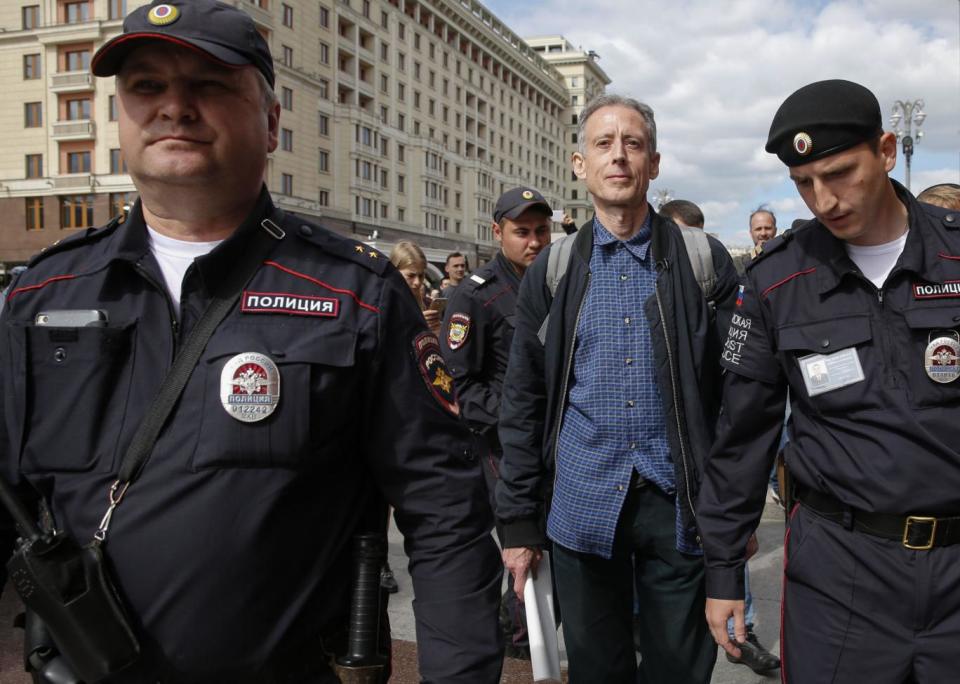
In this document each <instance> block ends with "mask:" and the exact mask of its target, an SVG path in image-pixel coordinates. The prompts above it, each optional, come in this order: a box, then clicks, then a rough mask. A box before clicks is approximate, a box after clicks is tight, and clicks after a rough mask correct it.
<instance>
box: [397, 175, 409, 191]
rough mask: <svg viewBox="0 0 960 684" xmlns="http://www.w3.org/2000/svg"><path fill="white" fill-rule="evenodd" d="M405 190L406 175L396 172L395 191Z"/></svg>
mask: <svg viewBox="0 0 960 684" xmlns="http://www.w3.org/2000/svg"><path fill="white" fill-rule="evenodd" d="M406 191H407V177H406V176H404V175H403V174H401V173H398V174H397V192H406Z"/></svg>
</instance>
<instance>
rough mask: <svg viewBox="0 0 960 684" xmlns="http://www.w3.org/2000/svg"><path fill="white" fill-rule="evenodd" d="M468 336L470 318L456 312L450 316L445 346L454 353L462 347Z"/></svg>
mask: <svg viewBox="0 0 960 684" xmlns="http://www.w3.org/2000/svg"><path fill="white" fill-rule="evenodd" d="M469 336H470V316H468V315H467V314H465V313H460V312H457V313H455V314H453V315H452V316H450V328H449V330H447V346H448V347H450V350H451V351H456V350H458V349H459V348H460V347H462V346H463V345H464V343H465V342H466V341H467V337H469Z"/></svg>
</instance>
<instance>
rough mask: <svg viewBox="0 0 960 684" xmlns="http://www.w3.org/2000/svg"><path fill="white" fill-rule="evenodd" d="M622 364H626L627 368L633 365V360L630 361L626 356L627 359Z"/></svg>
mask: <svg viewBox="0 0 960 684" xmlns="http://www.w3.org/2000/svg"><path fill="white" fill-rule="evenodd" d="M624 363H626V364H627V365H628V366H629V365H630V364H632V363H633V359H631V358H630V357H629V356H628V357H627V359H626V360H625V361H624Z"/></svg>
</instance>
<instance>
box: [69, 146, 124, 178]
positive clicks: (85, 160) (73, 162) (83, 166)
mask: <svg viewBox="0 0 960 684" xmlns="http://www.w3.org/2000/svg"><path fill="white" fill-rule="evenodd" d="M110 157H111V161H112V159H113V155H112V154H111V155H110ZM67 173H90V150H81V151H79V152H67Z"/></svg>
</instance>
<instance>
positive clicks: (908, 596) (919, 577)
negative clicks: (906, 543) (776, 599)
mask: <svg viewBox="0 0 960 684" xmlns="http://www.w3.org/2000/svg"><path fill="white" fill-rule="evenodd" d="M787 535H788V536H787V542H786V554H787V555H786V560H785V563H784V597H783V634H782V636H781V644H780V652H781V657H782V661H783V681H784V682H789V683H790V684H793V683H794V682H796V683H797V684H803V683H804V682H816V683H817V684H821V683H824V684H827V683H830V682H836V683H837V684H845V683H846V682H854V683H856V682H870V683H871V684H905V683H907V682H909V683H911V684H933V683H935V682H936V683H939V682H956V681H958V680H960V545H954V546H944V547H937V548H933V549H930V550H929V551H911V550H910V549H906V548H904V547H903V545H902V544H901V543H900V542H897V541H891V540H887V539H880V538H878V537H874V536H870V535H867V534H864V533H862V532H858V531H854V530H850V529H847V528H845V527H844V526H842V525H840V524H838V523H835V522H831V521H829V520H825V519H824V518H822V517H820V516H818V515H817V514H816V513H814V512H812V511H811V510H810V509H808V508H806V507H804V506H803V505H802V504H800V505H798V506H797V507H795V508H794V510H793V512H792V514H791V517H790V523H789V528H788V532H787Z"/></svg>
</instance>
